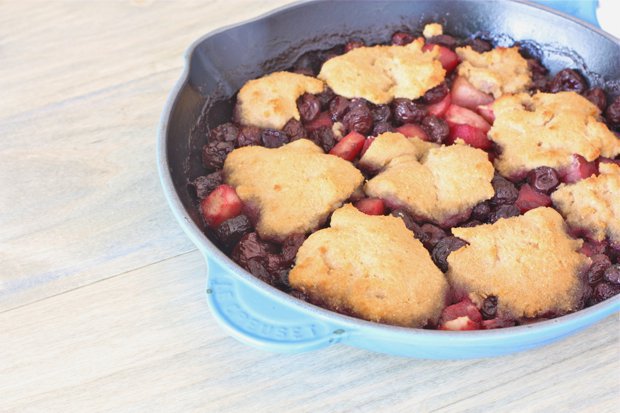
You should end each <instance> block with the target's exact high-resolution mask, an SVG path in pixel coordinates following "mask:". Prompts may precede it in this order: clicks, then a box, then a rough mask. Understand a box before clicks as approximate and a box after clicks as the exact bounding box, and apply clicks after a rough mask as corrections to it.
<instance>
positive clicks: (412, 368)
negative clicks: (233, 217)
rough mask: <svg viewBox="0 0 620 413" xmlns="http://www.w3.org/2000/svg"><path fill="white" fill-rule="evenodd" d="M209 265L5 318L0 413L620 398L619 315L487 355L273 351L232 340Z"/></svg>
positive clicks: (512, 405)
mask: <svg viewBox="0 0 620 413" xmlns="http://www.w3.org/2000/svg"><path fill="white" fill-rule="evenodd" d="M204 271H205V264H204V263H203V260H202V257H201V256H200V254H199V253H198V252H195V251H194V252H190V253H186V254H182V255H180V256H178V257H175V258H171V259H168V260H164V261H162V262H160V263H157V264H153V265H150V266H147V267H144V268H141V269H138V270H135V271H131V272H129V273H126V274H123V275H122V276H118V277H113V278H110V279H107V280H103V281H99V282H97V283H94V284H92V285H89V286H85V287H82V288H79V289H77V290H74V291H70V292H67V293H64V294H61V295H59V296H55V297H51V298H48V299H45V300H42V301H40V302H37V303H33V304H30V305H28V306H25V307H22V308H18V309H14V310H10V311H7V312H4V313H2V314H0V325H1V326H2V331H3V337H4V338H3V340H2V342H1V343H0V400H1V402H0V406H1V408H0V410H3V411H15V412H22V411H43V410H44V411H111V410H113V411H217V412H241V411H257V412H263V411H264V412H272V411H281V410H283V409H286V410H287V411H292V412H310V411H322V412H350V411H363V412H365V411H368V412H370V411H395V412H400V411H402V412H404V411H411V409H412V408H415V409H416V411H422V412H431V411H447V412H459V411H472V412H474V411H478V412H479V411H493V410H498V411H514V412H523V411H543V410H546V411H549V410H551V411H562V412H564V411H567V412H568V411H582V412H583V411H586V412H588V411H592V412H610V413H611V412H613V411H615V409H616V407H617V405H618V402H620V389H619V388H618V381H617V380H616V379H617V377H618V372H619V371H620V357H619V355H620V354H619V349H620V348H619V344H620V337H618V331H619V329H618V328H619V327H620V320H618V317H617V316H613V317H610V318H608V319H606V320H604V321H603V322H601V323H599V324H597V325H595V326H594V327H592V328H590V329H588V330H586V331H584V332H583V333H580V334H578V335H576V336H573V337H570V338H568V339H566V340H564V341H561V342H560V343H556V344H553V345H550V346H547V347H544V348H541V349H536V350H533V351H529V352H525V353H520V354H515V355H511V356H506V357H500V358H494V359H485V360H465V361H431V360H410V359H403V358H397V357H391V356H387V355H382V354H373V353H369V352H366V351H363V350H358V349H354V348H349V347H346V346H342V345H340V346H335V347H331V348H328V349H325V350H321V351H318V352H314V353H307V354H297V355H278V354H271V353H266V352H263V351H260V350H256V349H253V348H251V347H247V346H245V345H242V344H240V343H238V342H236V341H235V340H233V339H232V338H229V337H227V336H226V334H225V333H224V331H223V330H222V329H221V328H220V327H219V326H218V325H217V324H216V323H215V320H214V319H213V318H212V316H211V315H210V313H209V311H208V308H207V306H206V300H205V294H204V287H205V279H204Z"/></svg>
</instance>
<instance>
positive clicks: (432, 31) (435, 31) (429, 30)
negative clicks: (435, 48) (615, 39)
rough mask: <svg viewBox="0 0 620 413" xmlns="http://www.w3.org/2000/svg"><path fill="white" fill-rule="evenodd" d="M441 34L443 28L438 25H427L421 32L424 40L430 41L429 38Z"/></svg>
mask: <svg viewBox="0 0 620 413" xmlns="http://www.w3.org/2000/svg"><path fill="white" fill-rule="evenodd" d="M442 34H443V27H442V26H441V24H439V23H429V24H427V25H425V26H424V30H422V35H423V36H424V37H425V38H426V39H430V38H431V37H435V36H439V35H442Z"/></svg>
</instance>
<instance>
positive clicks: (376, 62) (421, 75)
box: [318, 39, 446, 104]
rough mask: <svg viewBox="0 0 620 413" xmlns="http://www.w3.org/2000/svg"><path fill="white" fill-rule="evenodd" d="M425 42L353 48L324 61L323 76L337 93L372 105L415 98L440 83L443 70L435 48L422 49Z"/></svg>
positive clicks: (321, 77) (321, 75)
mask: <svg viewBox="0 0 620 413" xmlns="http://www.w3.org/2000/svg"><path fill="white" fill-rule="evenodd" d="M423 45H424V41H423V40H422V39H417V40H415V41H413V42H412V43H409V44H407V45H405V46H372V47H359V48H355V49H353V50H351V51H349V52H347V53H345V54H343V55H341V56H336V57H333V58H331V59H329V60H328V61H327V62H325V63H324V64H323V67H322V68H321V72H320V73H319V76H318V77H319V79H322V80H324V81H325V83H327V84H328V85H329V87H330V88H331V89H332V90H333V91H334V92H335V93H336V94H338V95H341V96H344V97H347V98H360V97H361V98H364V99H366V100H368V101H370V102H372V103H374V104H384V103H389V102H391V101H392V99H394V98H395V97H402V98H409V99H417V98H419V97H420V96H422V95H424V93H425V92H426V91H427V90H429V89H432V88H433V87H435V86H437V85H439V84H440V83H441V82H443V80H444V77H445V74H446V72H445V70H444V69H443V67H442V66H441V63H440V62H439V60H437V57H438V55H439V51H438V50H436V48H435V49H433V50H431V51H428V52H423V51H422V46H423Z"/></svg>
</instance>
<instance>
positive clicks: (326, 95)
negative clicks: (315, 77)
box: [315, 87, 336, 110]
mask: <svg viewBox="0 0 620 413" xmlns="http://www.w3.org/2000/svg"><path fill="white" fill-rule="evenodd" d="M315 96H316V97H317V99H319V102H320V103H321V109H323V110H327V109H328V108H329V103H330V102H331V100H332V99H333V98H334V96H336V94H335V93H334V91H333V90H331V89H330V88H328V87H326V88H325V90H324V91H322V92H321V93H319V94H318V95H315Z"/></svg>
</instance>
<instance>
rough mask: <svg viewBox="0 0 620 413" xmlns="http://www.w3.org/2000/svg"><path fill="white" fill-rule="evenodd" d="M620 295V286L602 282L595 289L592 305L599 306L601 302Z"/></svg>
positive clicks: (591, 300)
mask: <svg viewBox="0 0 620 413" xmlns="http://www.w3.org/2000/svg"><path fill="white" fill-rule="evenodd" d="M618 293H620V285H618V284H611V283H608V282H601V283H598V284H597V285H596V287H594V291H593V292H592V296H591V297H590V304H598V303H600V302H601V301H605V300H607V299H609V298H611V297H613V296H614V295H617V294H618Z"/></svg>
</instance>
